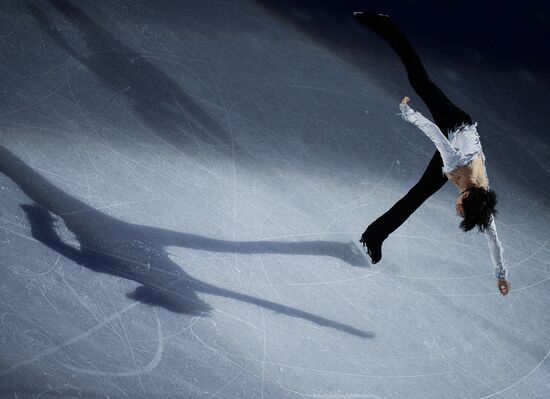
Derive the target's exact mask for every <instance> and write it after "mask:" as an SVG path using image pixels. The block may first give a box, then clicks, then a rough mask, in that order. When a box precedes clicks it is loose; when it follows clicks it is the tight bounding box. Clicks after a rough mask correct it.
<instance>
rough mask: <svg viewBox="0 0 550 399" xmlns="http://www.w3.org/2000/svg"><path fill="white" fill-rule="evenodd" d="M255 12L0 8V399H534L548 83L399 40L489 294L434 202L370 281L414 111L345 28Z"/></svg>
mask: <svg viewBox="0 0 550 399" xmlns="http://www.w3.org/2000/svg"><path fill="white" fill-rule="evenodd" d="M283 3H284V2H283ZM280 4H282V3H277V2H275V1H273V2H272V1H267V0H262V1H248V0H234V1H209V2H203V1H198V0H196V1H158V2H157V1H155V2H151V1H146V0H136V1H116V0H108V1H97V2H96V1H91V0H90V1H79V2H72V3H69V2H65V1H62V0H51V1H36V2H34V1H32V2H28V3H26V2H23V1H18V0H4V1H2V2H1V3H0V22H1V23H0V72H1V73H0V82H1V84H0V172H1V174H0V246H1V255H0V266H1V268H2V279H1V280H0V397H2V398H42V399H45V398H59V397H61V398H77V397H78V398H81V397H82V398H132V399H133V398H254V399H259V398H262V399H263V398H265V399H267V398H283V399H284V398H315V399H322V398H326V399H335V398H338V399H347V398H350V399H351V398H354V399H355V398H369V399H379V398H422V399H425V398H438V399H441V398H450V399H453V398H490V397H494V398H503V399H504V398H518V399H519V398H522V399H524V398H541V399H544V398H549V397H550V359H548V357H549V351H550V333H549V331H550V312H549V307H550V297H549V293H550V247H549V241H550V223H549V220H550V209H549V206H550V202H549V197H550V190H549V188H550V178H549V176H550V175H549V173H550V149H549V139H548V125H549V122H550V117H549V115H548V110H549V109H550V107H549V105H550V101H549V100H548V97H547V96H548V92H549V91H548V76H546V75H545V74H544V73H543V72H544V71H541V70H540V69H538V70H537V69H536V68H530V67H521V65H520V66H518V65H515V64H514V65H512V64H511V63H510V64H508V63H506V62H504V61H502V60H499V59H496V58H493V57H492V58H490V59H488V58H485V57H484V53H483V52H480V51H475V50H473V48H474V47H475V46H474V45H472V51H471V52H470V53H469V52H468V50H467V49H468V46H466V47H464V48H462V49H461V50H460V51H457V52H458V53H459V55H461V56H460V57H459V58H458V59H453V57H452V54H449V53H448V52H439V51H437V49H436V48H434V47H430V46H429V45H428V44H427V42H425V41H423V37H422V36H416V38H417V40H416V42H415V36H414V34H413V35H412V37H411V40H412V41H413V43H417V44H418V50H419V52H420V53H421V55H422V56H423V59H424V61H425V64H426V66H427V68H428V70H429V71H430V74H431V76H432V77H433V79H434V80H435V81H437V82H438V84H440V85H441V87H442V88H443V89H444V90H445V92H446V93H447V94H448V96H449V97H450V98H451V99H453V100H454V101H455V102H456V103H457V104H458V105H460V106H461V107H462V108H464V109H465V110H466V111H467V112H469V113H470V114H471V115H472V117H473V118H474V120H476V121H477V122H478V131H479V132H480V135H481V139H482V143H483V146H484V152H485V154H486V156H487V168H488V174H489V178H490V181H491V186H492V188H493V189H495V191H496V192H497V193H498V194H499V215H498V217H497V225H498V228H499V233H500V236H501V239H502V241H503V244H504V249H505V256H506V260H507V264H508V269H509V280H510V282H511V284H512V291H511V293H510V294H509V295H508V296H506V297H502V296H501V295H500V294H499V293H498V291H497V288H496V284H495V278H494V276H493V271H492V265H491V260H490V255H489V251H488V248H487V244H486V242H485V238H484V237H483V236H482V235H476V234H473V233H472V234H464V233H462V232H460V231H459V230H458V223H459V219H458V217H457V216H456V215H455V213H454V207H453V201H454V198H455V195H456V193H455V192H456V190H455V189H454V188H453V187H451V184H450V183H448V184H447V185H446V186H445V187H444V188H443V189H442V190H441V191H439V192H438V193H437V194H436V195H434V196H433V197H432V198H430V199H429V200H428V201H427V202H426V203H425V204H424V205H423V206H422V207H421V208H420V209H419V210H418V211H417V212H416V213H415V214H414V215H413V216H412V217H411V218H410V219H409V220H408V221H407V222H406V223H405V224H404V225H403V226H402V227H401V228H400V229H398V230H397V231H396V232H395V234H393V235H392V236H391V237H390V238H389V239H388V240H387V241H386V242H385V244H384V248H383V249H384V258H383V260H382V261H381V262H380V263H378V264H376V265H371V264H370V262H369V259H368V257H367V256H366V255H365V253H364V252H363V250H362V248H361V247H360V246H359V244H358V242H357V241H358V239H359V237H360V235H361V233H362V232H363V230H364V229H365V227H366V226H367V225H368V224H369V223H370V222H372V221H373V220H374V219H376V218H377V217H378V216H380V215H381V214H382V213H383V212H384V211H385V210H386V209H388V208H389V207H390V206H391V205H392V204H393V203H394V202H395V201H397V200H398V199H399V198H400V197H401V196H402V195H403V194H405V193H406V192H407V190H408V189H409V188H410V187H411V186H412V185H413V184H414V183H415V182H416V180H417V179H418V177H419V176H420V175H421V173H422V171H423V170H424V167H425V166H426V165H427V162H428V161H429V159H430V158H431V156H432V153H433V146H432V144H431V143H430V142H429V141H428V140H427V139H426V138H425V137H424V135H423V134H422V133H421V132H420V131H418V130H416V129H415V128H414V126H412V125H410V124H408V123H407V122H405V121H403V120H402V119H401V118H400V117H399V116H397V113H398V112H399V110H398V106H397V105H398V103H399V101H400V100H401V98H402V96H404V95H409V96H410V97H411V98H412V102H411V105H412V106H413V107H415V108H417V109H418V110H420V111H421V112H423V113H424V114H425V115H427V116H429V113H428V111H427V110H426V108H425V107H424V105H423V104H422V102H421V100H420V99H419V98H418V97H417V96H416V95H415V94H414V92H413V91H412V89H411V88H410V86H409V85H408V82H407V80H406V75H405V72H404V69H403V67H402V66H401V64H400V62H399V60H398V58H397V57H396V56H395V54H393V53H392V52H391V50H390V49H389V48H387V46H386V45H385V44H384V43H383V42H382V41H381V40H380V39H379V38H378V37H377V36H376V35H374V34H372V33H371V32H368V31H366V30H365V29H363V28H362V27H361V26H359V25H358V24H356V23H355V22H354V21H353V18H351V16H350V17H349V19H342V24H341V25H340V26H338V27H337V28H334V26H332V27H331V29H327V30H324V29H323V20H322V18H325V21H328V20H330V15H327V14H326V13H327V12H328V11H326V10H325V11H323V10H322V9H321V10H319V9H315V10H313V11H312V12H310V13H308V9H307V8H305V7H303V4H304V3H303V2H297V3H296V4H301V5H302V7H298V6H297V7H296V8H293V7H291V6H288V4H291V3H287V6H280ZM329 11H330V10H329ZM543 17H544V18H546V19H544V18H543ZM540 18H541V21H546V23H548V17H545V16H544V15H543V16H542V17H540ZM319 21H321V22H319ZM397 22H399V20H398V21H397ZM408 24H409V25H410V24H411V22H410V21H409V22H408ZM541 51H542V50H541ZM455 56H457V54H455Z"/></svg>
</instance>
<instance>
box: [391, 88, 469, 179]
mask: <svg viewBox="0 0 550 399" xmlns="http://www.w3.org/2000/svg"><path fill="white" fill-rule="evenodd" d="M409 100H410V99H409V97H405V98H403V101H402V102H401V104H399V108H400V109H401V116H402V117H403V119H405V120H406V121H407V122H410V123H412V124H413V125H415V126H416V127H418V128H419V129H420V130H422V131H423V132H424V133H425V134H426V136H428V138H429V139H430V140H432V142H433V143H434V144H435V146H436V148H437V150H438V151H439V154H440V155H441V158H442V160H443V165H444V169H445V170H446V171H451V170H454V169H456V167H455V166H457V165H459V164H460V161H461V160H462V154H461V153H460V151H458V150H457V149H456V148H454V147H453V146H452V145H451V143H450V142H449V140H448V139H447V137H445V135H444V134H443V133H442V132H441V130H439V128H438V127H437V125H436V124H435V123H433V122H432V121H430V120H428V119H427V118H426V117H424V115H422V114H421V113H420V112H417V111H415V110H413V109H412V108H411V107H409V104H408V103H409Z"/></svg>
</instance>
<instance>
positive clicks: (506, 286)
mask: <svg viewBox="0 0 550 399" xmlns="http://www.w3.org/2000/svg"><path fill="white" fill-rule="evenodd" d="M497 287H498V289H499V291H500V293H501V294H502V295H506V294H508V292H510V283H509V282H508V281H506V280H497Z"/></svg>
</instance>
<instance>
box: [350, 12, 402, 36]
mask: <svg viewBox="0 0 550 399" xmlns="http://www.w3.org/2000/svg"><path fill="white" fill-rule="evenodd" d="M353 15H355V18H357V21H359V23H360V24H361V25H364V26H366V27H368V28H371V29H372V30H373V31H375V32H376V33H378V34H379V35H386V34H388V33H391V32H392V31H393V28H394V25H393V22H392V20H391V18H390V16H389V15H386V14H377V13H375V12H371V11H356V12H354V13H353Z"/></svg>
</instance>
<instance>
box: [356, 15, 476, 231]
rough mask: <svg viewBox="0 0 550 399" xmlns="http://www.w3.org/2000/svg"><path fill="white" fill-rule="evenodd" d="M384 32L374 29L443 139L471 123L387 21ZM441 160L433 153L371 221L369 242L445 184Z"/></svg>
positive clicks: (404, 218) (397, 224)
mask: <svg viewBox="0 0 550 399" xmlns="http://www.w3.org/2000/svg"><path fill="white" fill-rule="evenodd" d="M387 25H388V26H386V27H385V29H375V31H376V33H377V34H378V35H379V36H381V37H382V38H383V39H384V40H385V41H386V42H387V43H388V44H389V45H390V46H391V47H392V48H393V50H394V51H395V52H396V53H397V55H398V56H399V58H400V59H401V61H402V62H403V64H404V66H405V69H406V70H407V75H408V77H409V82H410V84H411V86H412V87H413V89H414V90H415V92H416V93H417V94H418V95H419V96H420V97H421V98H422V100H423V101H424V103H425V104H426V106H427V107H428V109H429V110H430V113H431V114H432V117H433V120H434V122H435V124H436V125H437V126H438V127H439V129H441V131H442V132H443V134H445V135H446V136H447V134H448V132H449V131H450V130H452V129H453V128H455V127H457V126H460V125H462V124H463V123H472V119H471V118H470V116H469V115H468V114H467V113H465V112H464V111H462V110H461V109H460V108H458V107H457V106H456V105H454V104H453V103H452V102H451V101H450V100H449V99H448V98H447V96H445V94H443V92H442V91H441V90H440V89H439V87H437V85H436V84H435V83H434V82H432V81H431V80H430V77H429V76H428V73H427V72H426V69H425V68H424V66H423V65H422V62H421V61H420V58H419V57H418V54H417V53H416V51H415V50H414V48H413V47H412V45H411V44H410V42H409V41H408V40H407V38H406V37H405V36H404V35H403V33H402V32H401V31H400V30H399V29H398V28H397V27H396V26H395V25H393V23H391V22H388V24H387ZM442 166H443V161H442V159H441V156H440V155H439V152H437V151H436V152H435V154H434V155H433V157H432V159H431V161H430V163H429V164H428V167H427V168H426V170H425V171H424V174H423V175H422V177H421V178H420V180H419V181H418V183H416V184H415V185H414V187H413V188H411V190H410V191H409V192H408V193H407V194H406V195H405V196H404V197H403V198H401V199H400V200H399V201H397V203H396V204H395V205H394V206H392V207H391V209H390V210H388V211H387V212H386V213H385V214H383V215H382V216H380V217H379V218H378V219H377V220H375V221H374V222H373V223H372V224H371V225H370V226H369V227H368V228H367V230H366V232H365V234H368V236H369V237H370V239H371V240H372V239H374V240H376V241H383V240H385V239H386V238H387V237H388V236H389V235H390V234H391V233H392V232H394V231H395V230H396V229H397V228H398V227H399V226H401V225H402V224H403V223H404V222H405V221H406V220H407V219H408V218H409V216H411V215H412V214H413V212H414V211H415V210H416V209H418V207H419V206H420V205H422V203H423V202H424V201H426V200H427V199H428V198H429V197H430V196H431V195H432V194H434V193H435V192H436V191H438V190H439V189H440V188H441V187H443V185H444V184H445V183H446V182H447V177H446V176H445V175H444V174H443V173H442V171H441V168H442Z"/></svg>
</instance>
